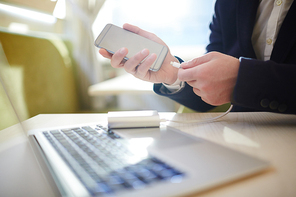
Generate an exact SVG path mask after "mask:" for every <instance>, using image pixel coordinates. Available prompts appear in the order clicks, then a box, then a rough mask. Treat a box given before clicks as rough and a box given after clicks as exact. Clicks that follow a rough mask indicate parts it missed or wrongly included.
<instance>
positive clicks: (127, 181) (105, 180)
mask: <svg viewBox="0 0 296 197" xmlns="http://www.w3.org/2000/svg"><path fill="white" fill-rule="evenodd" d="M43 134H44V136H45V137H46V138H47V139H48V141H49V142H50V143H51V144H52V146H53V147H54V148H55V149H56V151H57V152H58V153H59V155H60V156H61V157H62V158H63V160H64V161H65V162H66V163H67V164H68V165H69V167H70V168H71V169H72V170H73V172H74V173H75V174H76V175H77V177H78V178H79V179H80V181H81V182H82V183H83V185H84V186H85V187H86V188H87V190H88V191H89V193H90V194H91V195H93V196H100V195H106V194H114V193H117V192H120V191H124V190H133V189H136V190H137V189H142V188H146V187H149V186H150V185H153V184H155V183H157V182H162V181H170V182H181V181H182V179H183V177H184V173H182V172H180V171H179V170H177V169H175V168H174V167H172V166H170V165H168V164H166V163H164V162H163V161H161V160H159V159H157V158H156V157H153V156H151V155H146V156H139V155H137V154H135V153H134V152H133V151H131V150H130V148H129V145H130V144H129V141H128V140H126V139H123V138H121V137H120V136H119V135H117V134H116V133H114V132H112V131H108V130H107V129H105V128H104V127H102V126H100V125H98V126H97V127H96V128H92V127H89V126H86V127H80V128H71V129H62V130H52V131H45V132H43Z"/></svg>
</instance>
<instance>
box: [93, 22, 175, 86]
mask: <svg viewBox="0 0 296 197" xmlns="http://www.w3.org/2000/svg"><path fill="white" fill-rule="evenodd" d="M123 28H124V29H126V30H128V31H131V32H134V33H136V34H138V35H140V36H143V37H145V38H148V39H150V40H153V41H155V42H157V43H159V44H162V45H165V46H167V45H166V44H165V43H164V42H163V41H162V40H161V39H160V38H158V37H157V36H156V35H155V34H153V33H150V32H147V31H144V30H142V29H140V28H139V27H136V26H133V25H130V24H124V25H123ZM99 53H100V54H101V55H102V56H103V57H105V58H108V59H110V60H111V65H112V67H114V68H124V69H125V70H126V72H128V73H130V74H132V75H134V76H135V77H137V78H139V79H142V80H144V81H149V82H152V83H166V84H173V83H174V82H175V81H176V80H177V73H178V69H177V68H174V67H173V66H171V65H170V62H172V61H175V62H178V60H177V58H175V57H174V56H172V54H171V53H170V50H169V51H168V54H167V56H166V58H165V60H164V61H163V64H162V66H161V68H160V69H159V70H158V71H157V72H154V71H151V70H149V68H150V66H151V65H152V64H153V62H154V61H155V60H156V58H157V56H156V54H154V53H152V54H150V55H149V50H148V49H143V50H142V51H139V52H138V53H137V54H136V55H134V56H133V57H131V58H129V59H128V60H127V61H125V60H124V57H125V56H126V55H127V53H128V49H127V48H124V47H123V48H121V49H119V50H118V51H117V52H115V53H114V54H110V53H109V52H107V51H106V50H105V49H100V50H99ZM146 57H147V58H146ZM145 58H146V59H145ZM144 59H145V60H144ZM143 60H144V61H143ZM142 61H143V62H142ZM141 62H142V63H141ZM140 63H141V64H140Z"/></svg>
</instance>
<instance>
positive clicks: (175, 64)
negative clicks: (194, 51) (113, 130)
mask: <svg viewBox="0 0 296 197" xmlns="http://www.w3.org/2000/svg"><path fill="white" fill-rule="evenodd" d="M170 64H171V65H172V66H173V67H176V68H182V67H181V64H180V63H178V62H170Z"/></svg>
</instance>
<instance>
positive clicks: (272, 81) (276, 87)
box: [232, 58, 296, 114]
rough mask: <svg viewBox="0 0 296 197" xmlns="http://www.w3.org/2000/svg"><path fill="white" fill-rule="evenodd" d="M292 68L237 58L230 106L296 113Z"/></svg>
mask: <svg viewBox="0 0 296 197" xmlns="http://www.w3.org/2000/svg"><path fill="white" fill-rule="evenodd" d="M295 74H296V65H294V64H279V63H275V62H274V61H271V60H270V61H260V60H255V59H248V58H240V68H239V73H238V78H237V82H236V85H235V88H234V92H233V101H232V102H233V104H235V105H239V106H243V107H246V108H251V109H256V110H260V111H269V112H278V113H287V114H295V113H296V102H295V101H296V91H295V87H296V77H295V76H296V75H295Z"/></svg>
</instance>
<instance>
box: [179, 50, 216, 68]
mask: <svg viewBox="0 0 296 197" xmlns="http://www.w3.org/2000/svg"><path fill="white" fill-rule="evenodd" d="M213 57H214V53H207V54H205V55H203V56H201V57H198V58H194V59H192V60H190V61H188V62H183V63H182V64H181V67H182V68H183V69H188V68H193V67H196V66H199V65H201V64H205V63H207V62H209V61H211V60H212V59H213Z"/></svg>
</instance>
